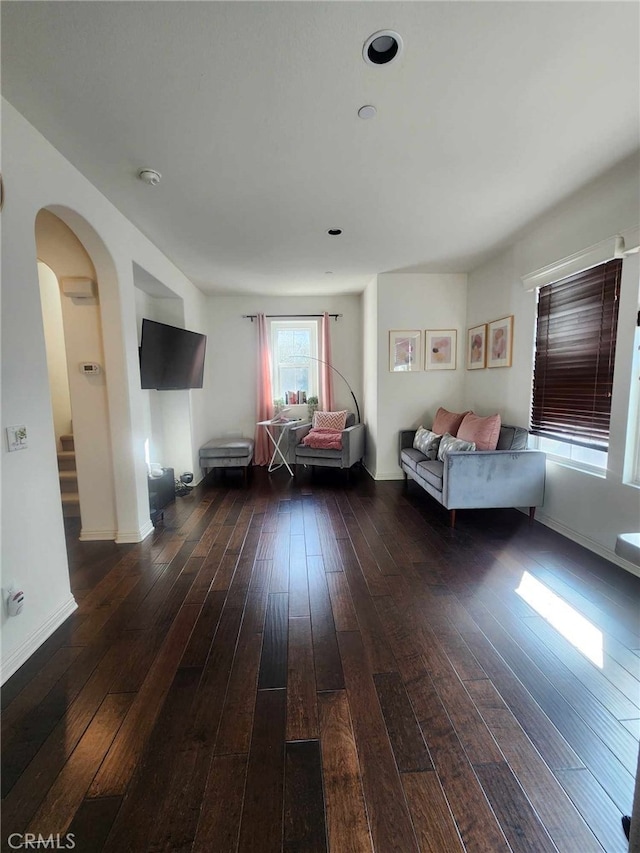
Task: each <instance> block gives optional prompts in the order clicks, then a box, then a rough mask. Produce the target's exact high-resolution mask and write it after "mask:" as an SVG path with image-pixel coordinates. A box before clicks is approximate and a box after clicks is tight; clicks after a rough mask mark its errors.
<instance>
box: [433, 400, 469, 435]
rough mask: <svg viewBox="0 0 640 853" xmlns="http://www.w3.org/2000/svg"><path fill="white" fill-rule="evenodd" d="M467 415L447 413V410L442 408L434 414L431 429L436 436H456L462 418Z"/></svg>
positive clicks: (465, 413)
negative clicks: (446, 434)
mask: <svg viewBox="0 0 640 853" xmlns="http://www.w3.org/2000/svg"><path fill="white" fill-rule="evenodd" d="M467 414H468V411H467V412H449V411H448V410H447V409H443V408H442V406H440V408H439V409H438V411H437V412H436V416H435V418H434V421H433V426H432V427H431V429H432V430H433V431H434V432H435V433H436V434H437V435H444V434H445V433H447V432H448V433H449V435H453V436H455V435H457V434H458V429H459V427H460V424H461V423H462V421H463V419H464V416H465V415H467Z"/></svg>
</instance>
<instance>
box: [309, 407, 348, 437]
mask: <svg viewBox="0 0 640 853" xmlns="http://www.w3.org/2000/svg"><path fill="white" fill-rule="evenodd" d="M348 414H349V412H348V411H347V410H346V409H345V410H344V411H343V412H316V413H315V414H314V416H313V421H312V423H313V426H314V427H315V428H316V429H338V430H340V431H341V432H342V430H343V429H344V425H345V424H346V422H347V415H348Z"/></svg>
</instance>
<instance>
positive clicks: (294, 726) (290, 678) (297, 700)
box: [286, 616, 318, 741]
mask: <svg viewBox="0 0 640 853" xmlns="http://www.w3.org/2000/svg"><path fill="white" fill-rule="evenodd" d="M286 737H287V741H293V740H313V739H315V738H317V737H318V707H317V699H316V678H315V670H314V664H313V641H312V637H311V620H310V619H308V618H305V617H303V616H298V617H295V618H291V619H289V657H288V675H287V734H286Z"/></svg>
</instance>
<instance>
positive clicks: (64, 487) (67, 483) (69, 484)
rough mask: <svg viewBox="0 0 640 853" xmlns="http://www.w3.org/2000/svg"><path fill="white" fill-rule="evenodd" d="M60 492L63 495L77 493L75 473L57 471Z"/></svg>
mask: <svg viewBox="0 0 640 853" xmlns="http://www.w3.org/2000/svg"><path fill="white" fill-rule="evenodd" d="M58 473H59V476H60V491H61V492H62V493H63V494H69V493H71V494H76V493H77V491H78V474H77V472H76V471H59V472H58Z"/></svg>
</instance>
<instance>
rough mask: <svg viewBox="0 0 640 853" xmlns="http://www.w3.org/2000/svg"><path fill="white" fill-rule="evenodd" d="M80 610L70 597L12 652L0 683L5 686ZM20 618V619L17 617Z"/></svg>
mask: <svg viewBox="0 0 640 853" xmlns="http://www.w3.org/2000/svg"><path fill="white" fill-rule="evenodd" d="M77 609H78V605H77V604H76V600H75V598H74V597H73V596H72V595H70V596H69V598H68V599H67V600H66V601H65V602H64V604H63V605H62V606H61V607H59V608H58V609H57V610H56V612H55V613H52V614H51V616H50V617H49V618H48V619H47V621H46V622H45V623H44V624H43V625H41V626H40V627H39V628H38V630H37V631H36V632H35V633H34V634H32V635H31V636H30V637H29V638H28V639H26V640H25V641H24V642H23V643H22V645H20V646H18V648H17V649H16V650H15V651H13V652H11V654H10V655H9V657H8V658H7V659H6V660H5V661H3V662H2V674H1V675H0V683H2V684H4V683H5V681H6V680H7V679H8V678H11V676H12V675H13V673H14V672H16V671H17V670H18V669H20V667H21V666H22V664H23V663H26V661H27V660H28V659H29V658H30V657H31V655H32V654H33V653H34V652H35V651H36V650H37V649H39V648H40V646H41V645H42V644H43V643H44V641H45V640H46V639H47V638H48V637H50V636H51V635H52V634H53V632H54V631H55V630H56V628H59V627H60V625H62V623H63V622H64V621H65V619H68V617H69V616H71V614H72V613H73V611H74V610H77ZM16 618H19V617H16Z"/></svg>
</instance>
